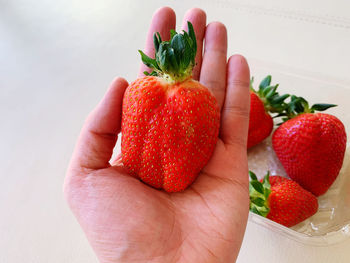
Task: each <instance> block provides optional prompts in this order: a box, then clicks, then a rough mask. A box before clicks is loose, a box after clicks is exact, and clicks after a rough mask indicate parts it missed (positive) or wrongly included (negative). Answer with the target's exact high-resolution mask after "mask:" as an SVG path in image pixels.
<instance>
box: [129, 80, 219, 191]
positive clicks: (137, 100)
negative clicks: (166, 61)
mask: <svg viewBox="0 0 350 263" xmlns="http://www.w3.org/2000/svg"><path fill="white" fill-rule="evenodd" d="M219 125H220V113H219V110H218V108H217V103H216V99H215V97H214V96H213V95H212V94H211V93H210V91H209V90H208V89H207V88H206V87H204V86H203V85H201V84H200V83H199V82H197V81H195V80H192V79H189V80H185V81H183V82H179V83H168V82H167V81H164V80H163V79H162V78H159V77H155V76H146V77H142V78H139V79H137V80H136V81H135V82H133V83H131V84H130V85H129V87H128V88H127V90H126V92H125V94H124V99H123V118H122V160H123V164H124V166H125V168H126V169H127V170H128V171H129V172H130V173H131V174H133V175H135V176H137V177H139V178H140V179H141V180H142V181H144V182H145V183H147V184H149V185H151V186H153V187H155V188H163V189H164V190H166V191H168V192H177V191H182V190H184V189H185V188H186V187H187V186H188V185H190V184H191V183H192V182H193V181H194V180H195V179H196V177H197V175H198V173H199V172H200V170H201V169H202V168H203V166H204V165H205V164H206V163H207V162H208V160H209V159H210V157H211V155H212V153H213V151H214V148H215V145H216V142H217V139H218V133H219Z"/></svg>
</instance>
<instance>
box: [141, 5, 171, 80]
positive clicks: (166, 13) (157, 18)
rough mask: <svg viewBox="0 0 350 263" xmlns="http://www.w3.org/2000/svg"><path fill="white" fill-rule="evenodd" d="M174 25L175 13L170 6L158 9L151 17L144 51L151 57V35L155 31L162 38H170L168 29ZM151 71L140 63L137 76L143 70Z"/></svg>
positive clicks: (152, 51) (152, 47)
mask: <svg viewBox="0 0 350 263" xmlns="http://www.w3.org/2000/svg"><path fill="white" fill-rule="evenodd" d="M175 25H176V15H175V12H174V10H173V9H171V8H170V7H162V8H160V9H158V10H157V11H156V12H155V13H154V14H153V17H152V22H151V26H150V27H149V30H148V33H147V38H146V46H145V49H144V51H143V52H144V53H145V54H146V55H148V56H150V57H152V58H154V52H155V50H154V44H153V35H154V33H156V32H159V34H160V36H161V38H162V40H169V39H170V29H175ZM144 71H147V72H151V70H150V69H149V68H148V67H147V66H146V65H144V64H143V63H141V68H140V72H139V77H141V76H143V75H144V74H143V72H144Z"/></svg>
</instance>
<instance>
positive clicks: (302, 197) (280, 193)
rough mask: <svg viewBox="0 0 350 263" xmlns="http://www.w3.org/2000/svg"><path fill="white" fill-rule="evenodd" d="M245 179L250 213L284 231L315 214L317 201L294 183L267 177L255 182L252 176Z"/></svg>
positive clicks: (251, 173)
mask: <svg viewBox="0 0 350 263" xmlns="http://www.w3.org/2000/svg"><path fill="white" fill-rule="evenodd" d="M249 175H250V177H251V181H250V184H249V192H250V211H252V212H254V213H256V214H258V215H261V216H264V217H267V218H269V219H271V220H272V221H275V222H277V223H279V224H282V225H284V226H287V227H291V226H294V225H296V224H299V223H300V222H302V221H304V220H305V219H307V218H309V217H310V216H312V215H314V214H315V213H316V212H317V209H318V202H317V198H316V197H315V196H314V195H313V194H312V193H310V192H308V191H307V190H305V189H304V188H302V187H301V186H300V185H299V184H298V183H296V182H295V181H293V180H290V179H287V178H284V177H281V176H269V173H267V175H266V176H265V178H264V180H263V181H262V182H259V181H258V179H257V177H256V175H255V174H254V173H253V172H249Z"/></svg>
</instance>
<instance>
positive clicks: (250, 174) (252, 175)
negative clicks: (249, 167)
mask: <svg viewBox="0 0 350 263" xmlns="http://www.w3.org/2000/svg"><path fill="white" fill-rule="evenodd" d="M249 176H250V178H251V179H252V180H256V181H257V180H258V178H257V177H256V174H255V173H253V172H252V171H249Z"/></svg>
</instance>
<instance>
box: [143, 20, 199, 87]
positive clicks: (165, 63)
mask: <svg viewBox="0 0 350 263" xmlns="http://www.w3.org/2000/svg"><path fill="white" fill-rule="evenodd" d="M187 25H188V32H186V31H183V33H177V32H176V31H175V30H171V31H170V36H171V38H170V40H169V41H162V39H161V36H160V34H159V33H158V32H157V33H155V34H154V35H153V42H154V49H155V56H154V57H155V58H154V59H153V58H150V57H148V56H147V55H146V54H145V53H143V52H142V51H141V50H139V52H140V54H141V59H142V62H143V63H144V64H145V65H146V66H148V67H149V68H151V69H153V71H152V73H147V72H144V74H145V75H153V76H159V77H162V78H164V79H165V80H167V81H168V82H171V83H173V82H182V81H184V80H186V79H188V78H190V77H191V76H192V70H193V67H194V66H195V58H196V53H197V41H196V36H195V33H194V29H193V26H192V24H191V23H190V22H187Z"/></svg>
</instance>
